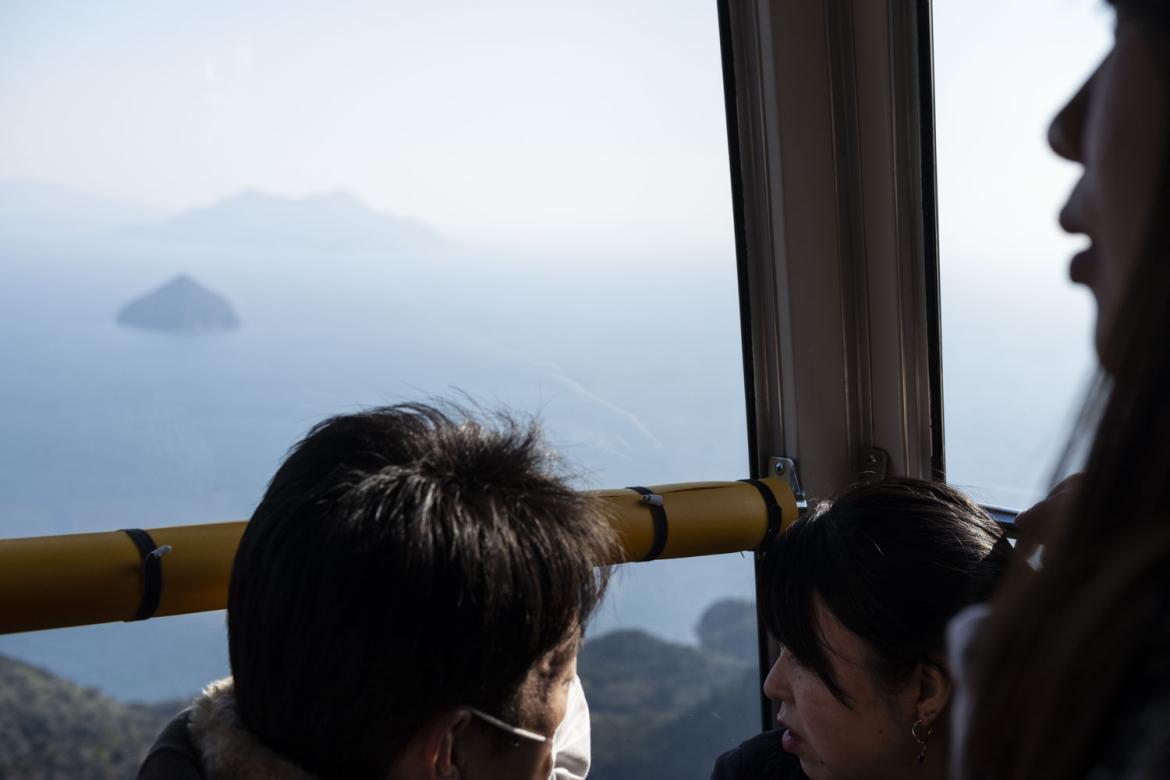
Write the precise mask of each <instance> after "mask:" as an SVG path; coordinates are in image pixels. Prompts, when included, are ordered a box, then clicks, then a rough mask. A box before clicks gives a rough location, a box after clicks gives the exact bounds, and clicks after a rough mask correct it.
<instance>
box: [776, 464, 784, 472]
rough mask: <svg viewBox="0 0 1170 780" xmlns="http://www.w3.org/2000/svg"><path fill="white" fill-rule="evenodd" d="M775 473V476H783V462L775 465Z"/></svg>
mask: <svg viewBox="0 0 1170 780" xmlns="http://www.w3.org/2000/svg"><path fill="white" fill-rule="evenodd" d="M776 473H777V474H783V473H784V461H778V462H777V463H776Z"/></svg>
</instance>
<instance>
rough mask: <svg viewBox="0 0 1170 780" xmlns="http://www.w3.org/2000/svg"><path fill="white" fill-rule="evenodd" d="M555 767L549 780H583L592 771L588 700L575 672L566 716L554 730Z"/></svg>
mask: <svg viewBox="0 0 1170 780" xmlns="http://www.w3.org/2000/svg"><path fill="white" fill-rule="evenodd" d="M552 759H553V770H552V774H550V775H549V780H584V778H585V775H587V774H589V764H590V762H591V760H592V746H591V735H590V726H589V702H587V701H585V689H584V688H582V687H581V678H580V677H578V676H577V675H573V682H572V684H571V687H570V688H569V700H568V704H567V705H566V706H565V719H564V720H562V721H561V725H559V726H557V730H556V731H555V732H553V744H552Z"/></svg>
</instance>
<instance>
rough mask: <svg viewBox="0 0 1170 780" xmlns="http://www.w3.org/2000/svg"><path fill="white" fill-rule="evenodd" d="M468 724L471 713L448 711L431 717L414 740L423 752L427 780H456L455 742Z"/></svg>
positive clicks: (459, 774)
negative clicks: (417, 741)
mask: <svg viewBox="0 0 1170 780" xmlns="http://www.w3.org/2000/svg"><path fill="white" fill-rule="evenodd" d="M470 723H471V713H470V712H468V711H467V710H464V709H455V710H449V711H447V712H444V713H442V714H441V715H439V716H437V717H435V718H433V719H432V720H431V722H430V723H428V724H427V725H426V726H424V727H423V729H422V731H421V732H420V733H419V734H418V736H417V737H416V739H417V740H419V744H418V748H419V749H420V750H421V751H422V757H423V761H422V763H423V773H422V775H421V776H422V777H425V778H426V780H459V778H461V777H462V775H461V773H460V771H459V766H458V764H457V762H456V760H455V759H456V742H457V740H458V738H459V736H460V732H462V731H463V729H465V728H467V726H468V725H469V724H470Z"/></svg>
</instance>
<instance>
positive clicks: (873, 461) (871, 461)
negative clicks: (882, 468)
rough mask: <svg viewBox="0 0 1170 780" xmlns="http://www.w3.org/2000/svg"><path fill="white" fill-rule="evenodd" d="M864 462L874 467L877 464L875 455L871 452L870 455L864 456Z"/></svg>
mask: <svg viewBox="0 0 1170 780" xmlns="http://www.w3.org/2000/svg"><path fill="white" fill-rule="evenodd" d="M865 462H866V463H868V464H869V465H870V466H873V465H875V464H876V463H877V455H874V454H873V453H872V452H871V453H870V454H868V455H866V456H865Z"/></svg>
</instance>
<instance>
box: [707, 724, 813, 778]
mask: <svg viewBox="0 0 1170 780" xmlns="http://www.w3.org/2000/svg"><path fill="white" fill-rule="evenodd" d="M757 778H759V780H764V778H767V780H806V777H805V774H804V772H803V771H801V768H800V759H798V758H797V757H796V756H794V755H792V754H791V753H789V752H788V751H786V750H785V749H784V748H783V747H781V746H780V732H779V731H765V732H764V733H763V734H760V735H759V736H755V737H752V738H751V739H749V740H748V741H747V742H744V743H743V744H742V745H740V746H739V747H737V748H735V749H734V750H729V751H727V752H726V753H724V754H723V755H721V756H719V758H717V759H716V760H715V769H714V770H713V771H712V772H711V780H757Z"/></svg>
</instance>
